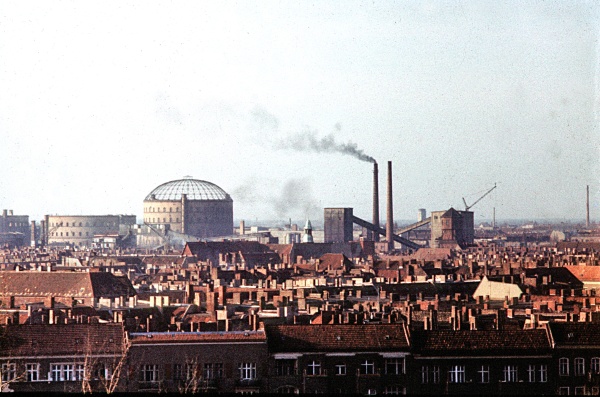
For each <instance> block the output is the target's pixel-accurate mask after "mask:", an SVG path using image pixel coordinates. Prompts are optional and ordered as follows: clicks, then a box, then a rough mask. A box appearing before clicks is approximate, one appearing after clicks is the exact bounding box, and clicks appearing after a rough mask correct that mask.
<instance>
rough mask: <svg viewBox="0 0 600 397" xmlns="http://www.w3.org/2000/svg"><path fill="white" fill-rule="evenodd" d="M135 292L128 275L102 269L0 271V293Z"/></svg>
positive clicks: (86, 294)
mask: <svg viewBox="0 0 600 397" xmlns="http://www.w3.org/2000/svg"><path fill="white" fill-rule="evenodd" d="M120 295H127V296H133V295H135V290H134V289H133V286H132V285H131V282H129V279H127V277H125V276H123V277H117V276H115V275H114V274H112V273H104V272H90V273H88V272H36V271H23V272H0V296H40V297H44V296H72V297H92V296H94V297H100V296H103V297H112V296H115V297H116V296H120Z"/></svg>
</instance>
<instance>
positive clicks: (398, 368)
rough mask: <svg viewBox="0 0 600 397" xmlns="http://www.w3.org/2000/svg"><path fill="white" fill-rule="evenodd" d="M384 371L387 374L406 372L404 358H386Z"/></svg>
mask: <svg viewBox="0 0 600 397" xmlns="http://www.w3.org/2000/svg"><path fill="white" fill-rule="evenodd" d="M390 370H391V371H390ZM385 373H386V374H388V375H401V374H404V373H406V366H405V360H404V358H386V359H385Z"/></svg>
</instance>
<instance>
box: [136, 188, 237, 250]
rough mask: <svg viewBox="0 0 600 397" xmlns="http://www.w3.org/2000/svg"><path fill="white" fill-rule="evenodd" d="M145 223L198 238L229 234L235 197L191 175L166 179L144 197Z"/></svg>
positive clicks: (230, 232)
mask: <svg viewBox="0 0 600 397" xmlns="http://www.w3.org/2000/svg"><path fill="white" fill-rule="evenodd" d="M144 224H146V225H148V226H150V227H152V228H155V229H158V230H162V231H168V230H170V231H173V232H176V233H181V234H184V235H189V236H194V237H198V238H209V237H218V236H229V235H231V234H232V230H233V200H232V199H231V197H230V196H229V194H227V193H226V192H225V191H224V190H223V189H221V188H220V187H219V186H217V185H215V184H214V183H211V182H207V181H202V180H197V179H192V178H185V179H179V180H174V181H170V182H166V183H163V184H162V185H160V186H158V187H156V188H155V189H153V190H152V191H151V192H150V193H149V194H148V195H147V196H146V198H145V199H144Z"/></svg>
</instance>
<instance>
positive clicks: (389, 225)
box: [373, 161, 394, 251]
mask: <svg viewBox="0 0 600 397" xmlns="http://www.w3.org/2000/svg"><path fill="white" fill-rule="evenodd" d="M373 225H375V227H376V228H377V229H379V169H378V167H377V163H374V164H373ZM393 234H394V214H393V204H392V162H391V161H388V181H387V220H386V239H387V244H388V251H392V250H393V249H394V239H393ZM374 241H379V233H375V237H374Z"/></svg>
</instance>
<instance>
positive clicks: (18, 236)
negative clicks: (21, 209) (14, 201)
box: [0, 210, 30, 246]
mask: <svg viewBox="0 0 600 397" xmlns="http://www.w3.org/2000/svg"><path fill="white" fill-rule="evenodd" d="M29 238H30V230H29V216H27V215H14V214H13V210H2V217H0V245H4V244H8V245H17V246H18V245H26V244H29Z"/></svg>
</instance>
